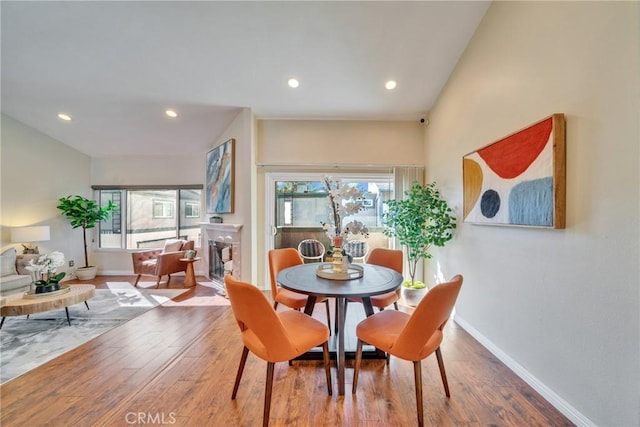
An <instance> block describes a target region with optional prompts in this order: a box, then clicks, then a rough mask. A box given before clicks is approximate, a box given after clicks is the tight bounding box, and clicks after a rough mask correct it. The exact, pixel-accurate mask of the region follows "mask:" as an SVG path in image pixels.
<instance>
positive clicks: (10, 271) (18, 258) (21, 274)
mask: <svg viewBox="0 0 640 427" xmlns="http://www.w3.org/2000/svg"><path fill="white" fill-rule="evenodd" d="M39 256H40V255H37V254H35V255H34V254H26V255H22V254H20V255H18V253H17V252H16V250H15V248H10V249H7V250H6V251H4V252H2V253H1V254H0V295H10V294H15V293H18V292H24V291H27V290H29V287H30V286H31V283H32V282H33V276H32V274H31V272H30V271H29V270H27V269H26V268H25V267H26V266H27V265H29V261H30V260H32V259H33V260H36V259H37V258H38V257H39Z"/></svg>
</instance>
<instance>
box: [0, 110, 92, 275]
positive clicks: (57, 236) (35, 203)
mask: <svg viewBox="0 0 640 427" xmlns="http://www.w3.org/2000/svg"><path fill="white" fill-rule="evenodd" d="M0 158H1V169H0V173H1V178H2V184H1V205H0V216H1V219H0V224H1V227H2V235H1V238H2V247H3V248H2V249H3V250H4V247H8V246H14V247H16V249H18V253H21V251H22V247H21V246H20V245H18V244H11V240H10V239H11V238H10V229H11V227H21V226H27V225H48V226H49V227H50V231H51V240H50V241H48V242H38V243H37V245H38V248H39V250H40V253H49V252H52V251H60V252H62V253H64V255H65V258H66V259H67V260H74V261H75V263H76V265H79V264H80V263H83V262H84V251H83V243H82V242H83V241H82V229H75V230H73V229H72V228H71V226H70V225H69V222H68V221H67V220H66V219H65V218H64V217H63V216H62V215H61V212H60V210H58V209H57V208H56V206H57V205H58V199H59V198H60V197H64V196H68V195H76V194H78V195H82V196H90V195H91V188H90V184H89V181H90V165H91V160H90V158H89V156H86V155H84V154H82V153H80V152H78V151H76V150H74V149H72V148H70V147H69V146H67V145H64V144H63V143H61V142H59V141H57V140H55V139H53V138H51V137H48V136H46V135H44V134H42V133H40V132H38V131H37V130H35V129H33V128H30V127H28V126H26V125H24V124H22V123H21V122H18V121H16V120H14V119H12V118H11V117H8V116H6V115H2V141H1V144H0ZM61 271H62V270H61Z"/></svg>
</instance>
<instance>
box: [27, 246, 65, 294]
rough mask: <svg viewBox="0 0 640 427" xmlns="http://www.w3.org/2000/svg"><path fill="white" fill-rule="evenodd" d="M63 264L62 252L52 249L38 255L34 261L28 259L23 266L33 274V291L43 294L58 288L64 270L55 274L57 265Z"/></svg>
mask: <svg viewBox="0 0 640 427" xmlns="http://www.w3.org/2000/svg"><path fill="white" fill-rule="evenodd" d="M63 265H64V254H63V253H62V252H58V251H54V252H51V253H50V254H48V255H42V256H40V257H39V258H38V259H37V260H36V261H35V262H34V261H33V260H30V261H29V265H28V266H26V267H25V268H26V269H27V270H29V271H32V272H33V273H34V275H35V287H36V289H35V293H36V294H43V293H47V292H54V291H59V290H60V281H61V280H62V279H63V278H64V276H65V274H66V273H64V272H62V273H58V274H55V273H56V271H57V270H58V267H62V266H63Z"/></svg>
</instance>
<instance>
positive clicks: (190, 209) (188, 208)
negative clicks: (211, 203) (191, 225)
mask: <svg viewBox="0 0 640 427" xmlns="http://www.w3.org/2000/svg"><path fill="white" fill-rule="evenodd" d="M184 216H185V217H186V218H200V203H193V202H186V203H185V204H184Z"/></svg>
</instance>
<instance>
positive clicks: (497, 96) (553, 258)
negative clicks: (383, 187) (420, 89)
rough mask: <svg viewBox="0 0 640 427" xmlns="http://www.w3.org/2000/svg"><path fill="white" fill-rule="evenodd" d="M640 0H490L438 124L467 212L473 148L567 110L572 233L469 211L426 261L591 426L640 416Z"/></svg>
mask: <svg viewBox="0 0 640 427" xmlns="http://www.w3.org/2000/svg"><path fill="white" fill-rule="evenodd" d="M639 26H640V25H639V4H638V3H637V2H494V3H493V4H492V6H491V7H490V9H489V10H488V12H487V14H486V16H485V18H484V20H483V21H482V23H481V25H480V26H479V28H478V31H477V33H476V34H475V36H474V38H473V39H472V41H471V43H470V44H469V46H468V48H467V50H466V52H465V53H464V55H463V57H462V59H461V60H460V62H459V64H458V66H457V68H456V70H455V72H454V73H453V75H452V76H451V78H450V80H449V82H448V84H447V86H446V88H445V90H444V91H443V93H442V94H441V96H440V99H439V100H438V102H437V104H436V106H435V108H434V109H433V110H432V111H431V114H430V120H431V124H430V125H429V127H428V128H427V129H426V139H427V152H426V164H427V173H428V177H427V178H428V180H429V181H431V180H436V181H437V182H438V183H439V184H440V187H441V189H442V190H443V193H444V195H445V196H446V197H447V198H448V199H449V200H450V201H452V204H453V205H454V206H455V208H456V211H457V213H458V214H459V215H460V214H461V212H462V171H461V164H462V162H461V158H462V156H463V155H465V154H467V153H469V152H471V151H474V150H476V149H478V148H480V147H483V146H485V145H487V144H489V143H491V142H494V141H496V140H498V139H500V138H501V137H504V136H506V135H508V134H510V133H512V132H514V131H516V130H518V129H521V128H523V127H525V126H527V125H529V124H532V123H534V122H536V121H538V120H539V119H542V118H544V117H546V116H548V115H550V114H552V113H556V112H561V113H564V114H565V115H566V124H567V126H566V127H567V132H566V137H567V164H566V170H567V206H566V211H567V227H566V229H565V230H544V229H524V228H508V227H491V226H474V225H470V224H463V223H459V228H458V230H457V232H456V236H455V239H454V240H453V241H452V242H451V244H450V245H448V246H447V247H445V248H443V249H441V250H439V251H437V254H436V257H434V260H433V261H432V262H431V263H430V264H429V267H430V272H431V274H436V273H437V271H438V269H439V270H440V272H441V273H442V274H443V275H444V276H445V277H450V276H452V275H453V274H455V273H462V274H463V275H464V277H465V282H464V284H463V288H462V293H461V295H460V298H459V301H458V304H457V308H456V310H457V314H456V318H457V319H459V320H460V322H461V324H462V325H463V326H466V327H467V328H468V329H469V330H470V331H471V332H474V333H475V335H476V336H477V337H478V338H479V339H481V340H482V341H483V342H484V343H485V344H486V345H487V346H489V347H490V348H492V349H493V350H494V351H495V352H497V353H498V354H499V355H501V356H502V357H503V359H504V360H506V361H507V362H509V363H510V364H511V366H512V367H514V368H515V369H516V370H519V372H520V374H521V375H524V376H525V377H527V378H528V380H529V381H530V382H532V383H537V385H538V386H539V387H538V388H539V390H542V391H543V392H544V393H546V396H547V397H548V398H550V399H551V400H552V401H553V402H554V403H555V404H556V405H559V406H560V407H561V409H563V411H564V412H565V413H567V414H569V415H570V416H571V417H572V419H573V420H574V421H575V422H577V423H579V424H591V423H593V424H597V425H603V426H605V425H606V426H637V425H640V414H639V408H640V373H639V369H640V331H639V325H640V321H639V313H640V310H639V300H640V296H639V283H640V275H639V259H640V251H639V241H640V238H639V227H638V222H639V204H640V198H639V188H640V178H639V173H638V171H639V150H638V146H639V141H640V133H639V125H638V123H639V112H640V102H639V93H638V90H639V87H640V82H639V75H640V67H639V59H638V54H639V30H638V29H639Z"/></svg>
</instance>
